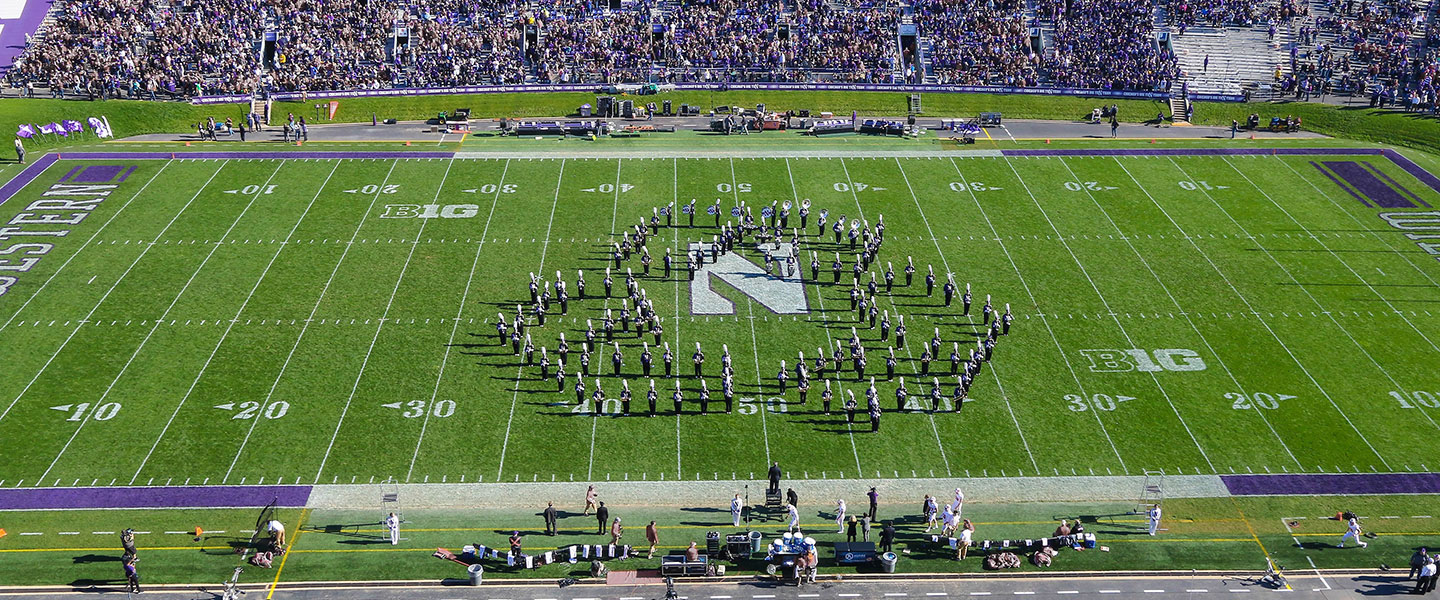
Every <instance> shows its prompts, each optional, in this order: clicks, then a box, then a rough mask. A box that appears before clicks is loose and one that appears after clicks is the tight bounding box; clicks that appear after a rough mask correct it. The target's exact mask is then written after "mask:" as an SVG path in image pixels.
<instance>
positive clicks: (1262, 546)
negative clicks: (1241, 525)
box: [1230, 496, 1292, 590]
mask: <svg viewBox="0 0 1440 600" xmlns="http://www.w3.org/2000/svg"><path fill="white" fill-rule="evenodd" d="M1230 504H1232V505H1234V506H1235V512H1237V513H1239V514H1240V518H1241V519H1243V520H1244V521H1245V529H1248V530H1250V539H1252V540H1255V544H1256V545H1257V546H1260V552H1261V553H1263V554H1264V555H1265V562H1266V563H1267V564H1269V565H1270V566H1272V567H1274V568H1275V572H1277V573H1279V572H1280V566H1279V565H1276V564H1275V561H1274V560H1273V559H1271V558H1270V551H1269V550H1266V549H1265V543H1264V542H1261V541H1260V536H1258V535H1256V534H1255V526H1254V525H1251V524H1250V518H1249V517H1247V516H1245V510H1244V509H1242V508H1240V503H1239V502H1236V501H1235V497H1234V496H1231V497H1230ZM1282 577H1283V574H1282ZM1281 581H1285V580H1284V579H1281ZM1285 589H1286V590H1291V589H1292V588H1291V587H1290V583H1289V582H1286V583H1285Z"/></svg>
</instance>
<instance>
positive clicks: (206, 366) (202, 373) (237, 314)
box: [130, 161, 340, 485]
mask: <svg viewBox="0 0 1440 600" xmlns="http://www.w3.org/2000/svg"><path fill="white" fill-rule="evenodd" d="M166 164H169V163H166ZM339 169H340V161H335V166H334V167H333V168H331V169H330V174H329V175H326V176H325V181H323V182H321V183H320V187H319V188H318V189H316V190H315V195H314V196H313V197H311V198H310V203H309V204H307V205H305V211H304V212H302V213H300V218H299V219H297V220H296V221H295V225H293V226H291V227H290V233H289V234H288V235H286V236H285V240H286V241H287V242H288V241H289V240H290V238H292V237H294V236H295V232H296V231H297V230H298V229H300V223H303V222H304V221H305V217H306V216H307V215H309V214H310V207H312V206H314V205H315V200H317V199H318V198H320V192H321V191H322V190H324V189H325V185H326V184H328V183H330V178H331V177H333V176H334V175H335V171H337V170H339ZM276 172H277V173H278V172H279V169H276ZM271 179H274V175H271ZM266 183H267V184H268V183H269V182H268V181H267V182H266ZM262 189H263V188H262ZM256 196H257V197H258V196H259V194H258V193H257V194H256ZM286 246H287V245H286V244H281V245H280V248H279V249H277V250H275V254H273V255H271V256H270V262H269V263H266V265H265V270H264V271H261V272H260V278H259V279H256V280H255V285H253V286H251V287H250V293H248V294H246V295H245V301H244V302H241V303H240V308H238V309H236V310H235V316H234V317H232V318H231V319H230V323H229V324H227V325H226V326H225V332H224V333H222V334H220V341H218V342H215V347H214V348H212V349H211V350H210V356H209V357H208V358H206V359H205V364H203V365H201V366H200V372H199V373H197V374H195V379H194V380H192V381H191V382H190V387H188V388H186V389H185V395H183V396H181V397H180V403H179V404H178V405H176V406H175V411H174V412H172V413H170V418H169V420H167V421H165V426H164V427H162V428H161V429H160V434H159V435H157V436H155V443H153V444H151V445H150V450H149V451H147V452H146V453H145V458H144V459H142V460H141V461H140V466H139V467H137V468H136V469H135V475H134V476H133V477H131V479H130V484H131V485H134V483H135V480H136V479H138V478H139V477H140V471H142V470H143V469H144V468H145V465H146V464H147V463H149V462H150V456H151V455H153V454H154V453H155V449H156V448H158V447H160V441H161V440H162V439H164V438H165V434H166V433H167V432H169V431H170V425H171V424H172V423H174V422H175V417H176V416H178V415H179V414H180V410H181V409H182V408H184V407H185V403H186V402H187V401H188V400H189V399H190V394H191V393H192V392H194V391H195V386H196V385H198V384H199V383H200V379H201V378H202V377H204V376H205V371H206V370H208V369H209V368H210V362H211V361H213V360H215V354H216V353H218V352H219V351H220V346H222V345H224V344H225V340H226V338H228V337H229V336H230V330H231V329H233V328H234V327H235V323H237V322H238V321H239V319H240V315H241V314H242V313H244V312H245V307H247V306H249V305H250V300H251V298H254V297H255V291H256V290H258V289H260V283H261V282H263V281H265V275H266V274H268V273H269V272H270V267H272V266H274V265H275V261H276V260H277V259H279V258H280V253H281V252H284V251H285V248H286ZM216 247H217V248H218V247H219V246H218V245H217V246H216ZM262 408H263V407H262ZM255 418H256V420H259V419H260V414H259V412H258V411H257V412H256V416H255Z"/></svg>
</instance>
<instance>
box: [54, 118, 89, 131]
mask: <svg viewBox="0 0 1440 600" xmlns="http://www.w3.org/2000/svg"><path fill="white" fill-rule="evenodd" d="M60 124H61V125H64V126H65V131H69V132H71V133H80V132H82V131H85V126H84V125H83V124H81V123H80V122H79V121H71V120H65V121H61V122H60Z"/></svg>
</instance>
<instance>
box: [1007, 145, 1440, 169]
mask: <svg viewBox="0 0 1440 600" xmlns="http://www.w3.org/2000/svg"><path fill="white" fill-rule="evenodd" d="M1000 152H1001V153H1002V154H1004V155H1005V156H1254V155H1266V154H1281V155H1287V156H1289V155H1294V156H1306V155H1318V154H1336V155H1349V156H1355V155H1373V154H1385V153H1386V152H1388V151H1387V150H1382V149H1380V148H1111V149H1106V148H1067V149H1057V150H1001V151H1000ZM1385 155H1386V156H1389V155H1388V154H1385ZM1422 170H1423V169H1422Z"/></svg>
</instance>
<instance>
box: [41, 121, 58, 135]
mask: <svg viewBox="0 0 1440 600" xmlns="http://www.w3.org/2000/svg"><path fill="white" fill-rule="evenodd" d="M40 133H46V134H52V133H55V127H54V126H53V125H51V124H49V123H41V124H40Z"/></svg>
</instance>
